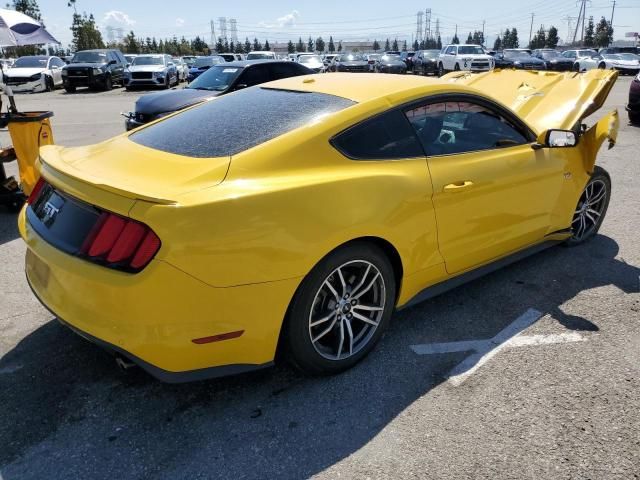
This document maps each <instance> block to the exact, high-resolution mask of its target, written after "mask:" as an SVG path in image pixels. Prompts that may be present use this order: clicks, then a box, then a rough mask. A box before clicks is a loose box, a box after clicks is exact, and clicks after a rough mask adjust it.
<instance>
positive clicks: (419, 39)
mask: <svg viewBox="0 0 640 480" xmlns="http://www.w3.org/2000/svg"><path fill="white" fill-rule="evenodd" d="M423 16H424V12H423V11H422V10H420V11H419V12H418V13H417V22H416V41H417V42H418V43H419V44H420V43H422V17H423Z"/></svg>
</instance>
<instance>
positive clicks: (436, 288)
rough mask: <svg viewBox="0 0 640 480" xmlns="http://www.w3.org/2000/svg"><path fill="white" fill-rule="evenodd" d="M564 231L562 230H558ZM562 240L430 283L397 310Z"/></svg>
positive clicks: (411, 305)
mask: <svg viewBox="0 0 640 480" xmlns="http://www.w3.org/2000/svg"><path fill="white" fill-rule="evenodd" d="M558 233H564V232H558ZM562 242H563V240H547V241H545V242H542V243H539V244H537V245H534V246H532V247H528V248H525V249H524V250H520V251H518V252H516V253H513V254H511V255H508V256H506V257H504V258H501V259H499V260H496V261H495V262H492V263H489V264H487V265H484V266H482V267H479V268H476V269H474V270H471V271H468V272H465V273H462V274H460V275H458V276H457V277H454V278H451V279H449V280H445V281H444V282H441V283H438V284H436V285H432V286H430V287H427V288H425V289H424V290H422V291H421V292H420V293H418V294H417V295H416V296H414V297H413V298H412V299H411V300H409V301H408V302H407V303H405V304H404V305H402V306H401V307H398V308H397V310H404V309H405V308H409V307H413V306H414V305H417V304H418V303H421V302H424V301H425V300H429V299H430V298H433V297H437V296H438V295H440V294H442V293H445V292H448V291H449V290H453V289H454V288H457V287H459V286H461V285H464V284H465V283H468V282H471V281H473V280H477V279H478V278H480V277H483V276H485V275H487V274H488V273H492V272H495V271H496V270H499V269H501V268H503V267H506V266H507V265H511V264H512V263H515V262H518V261H520V260H523V259H525V258H527V257H530V256H531V255H535V254H536V253H539V252H542V251H543V250H546V249H547V248H550V247H553V246H554V245H558V244H560V243H562Z"/></svg>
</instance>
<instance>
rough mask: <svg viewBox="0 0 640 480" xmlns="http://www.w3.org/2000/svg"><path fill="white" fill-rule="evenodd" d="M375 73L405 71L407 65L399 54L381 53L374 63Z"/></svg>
mask: <svg viewBox="0 0 640 480" xmlns="http://www.w3.org/2000/svg"><path fill="white" fill-rule="evenodd" d="M375 69H376V72H377V73H400V74H402V73H407V65H406V64H405V63H404V62H403V61H402V57H400V55H382V56H381V57H380V58H379V59H378V60H377V61H376V63H375Z"/></svg>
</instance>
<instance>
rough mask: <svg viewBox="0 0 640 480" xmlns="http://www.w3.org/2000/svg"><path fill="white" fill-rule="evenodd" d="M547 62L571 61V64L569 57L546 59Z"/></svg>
mask: <svg viewBox="0 0 640 480" xmlns="http://www.w3.org/2000/svg"><path fill="white" fill-rule="evenodd" d="M546 61H547V62H548V63H571V64H573V60H572V59H570V58H552V59H551V60H546Z"/></svg>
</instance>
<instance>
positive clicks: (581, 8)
mask: <svg viewBox="0 0 640 480" xmlns="http://www.w3.org/2000/svg"><path fill="white" fill-rule="evenodd" d="M585 3H586V2H585V0H581V2H580V12H579V13H578V21H577V22H576V29H575V31H574V32H573V40H572V41H571V43H576V38H577V37H578V28H580V22H581V21H582V24H583V27H582V30H583V35H584V17H583V15H584V7H585Z"/></svg>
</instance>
